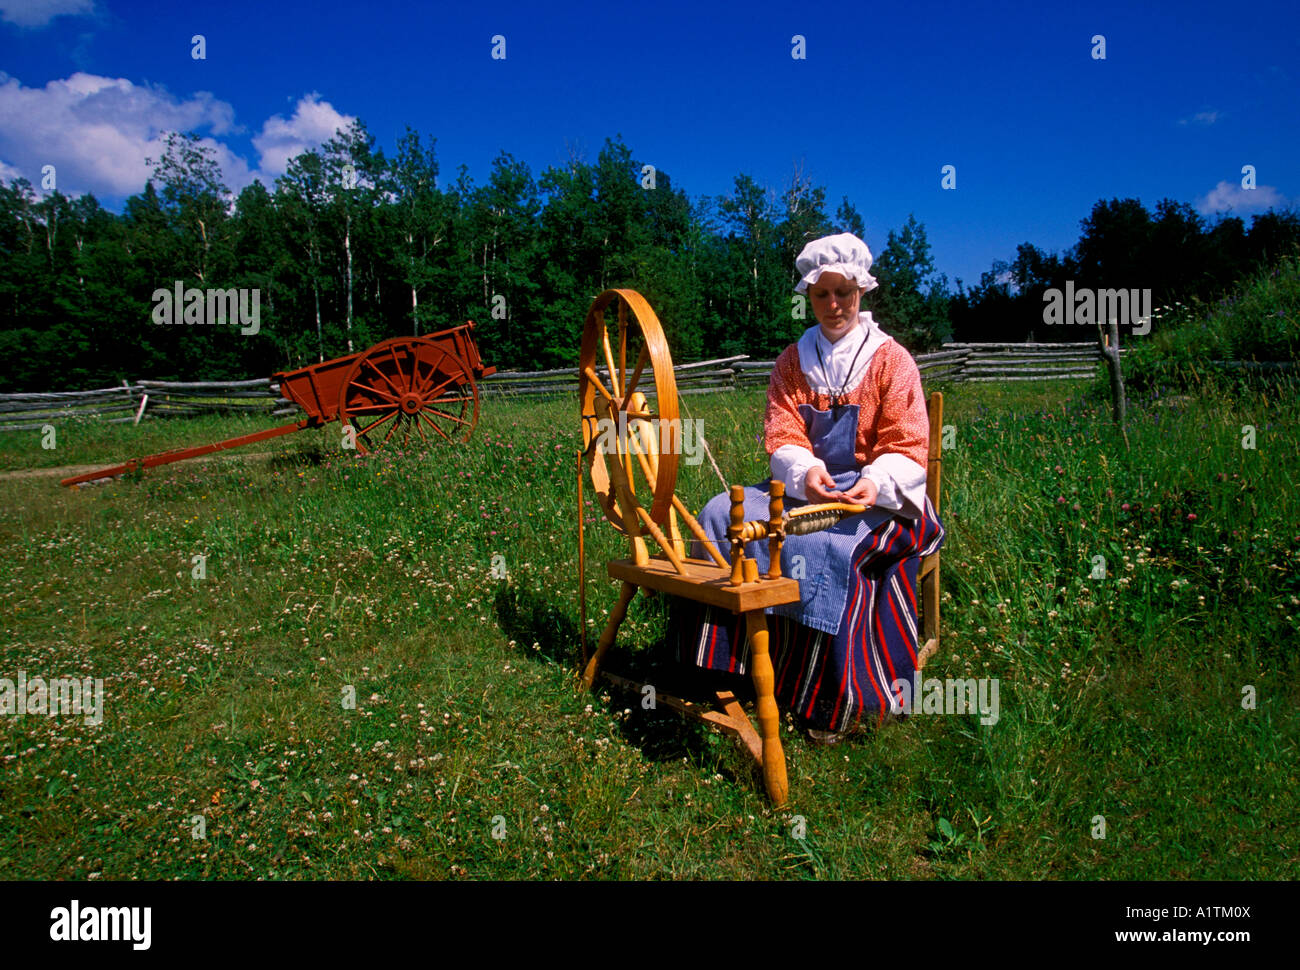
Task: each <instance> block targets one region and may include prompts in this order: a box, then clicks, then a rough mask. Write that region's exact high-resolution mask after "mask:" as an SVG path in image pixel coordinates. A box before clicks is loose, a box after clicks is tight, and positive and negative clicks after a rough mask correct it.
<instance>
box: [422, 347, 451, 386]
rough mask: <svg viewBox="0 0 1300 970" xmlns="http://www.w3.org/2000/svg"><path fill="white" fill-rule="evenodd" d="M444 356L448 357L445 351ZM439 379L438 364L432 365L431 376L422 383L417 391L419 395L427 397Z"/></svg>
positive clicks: (430, 365)
mask: <svg viewBox="0 0 1300 970" xmlns="http://www.w3.org/2000/svg"><path fill="white" fill-rule="evenodd" d="M442 355H443V357H446V356H447V354H446V352H445V351H444V352H443V354H442ZM438 363H439V364H440V363H442V362H441V361H439V362H438ZM437 377H438V364H434V363H430V364H429V376H428V377H426V378H425V379H424V380H423V381H421V382H420V386H419V387H418V388H417V389H416V393H417V394H419V395H420V396H421V397H423V396H425V395H427V394H428V393H429V388H430V387H432V386H433V382H434V380H435V379H437Z"/></svg>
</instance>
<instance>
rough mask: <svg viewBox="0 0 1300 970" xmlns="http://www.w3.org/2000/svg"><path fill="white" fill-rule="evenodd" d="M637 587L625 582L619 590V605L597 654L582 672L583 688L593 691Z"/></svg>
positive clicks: (593, 655) (594, 654) (611, 617)
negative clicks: (592, 688) (602, 663)
mask: <svg viewBox="0 0 1300 970" xmlns="http://www.w3.org/2000/svg"><path fill="white" fill-rule="evenodd" d="M636 591H637V587H636V586H634V585H633V584H632V583H628V582H624V583H623V588H622V589H621V590H619V594H618V603H617V604H615V606H614V612H612V613H610V614H609V622H608V623H606V624H605V630H604V632H602V633H601V635H600V641H599V642H598V643H597V644H596V652H595V653H593V654H592V655H591V659H590V660H589V661H587V667H586V669H585V670H583V672H582V686H583V687H584V688H585V689H587V690H591V685H592V684H593V683H595V681H596V674H597V673H598V672H599V671H600V662H601V661H602V660H604V659H605V654H606V653H607V652H608V651H609V648H610V647H611V646H613V644H614V637H616V636H617V635H618V628H619V627H620V626H621V625H622V624H623V620H624V619H626V618H627V605H628V604H629V603H631V602H632V597H633V596H635V595H636Z"/></svg>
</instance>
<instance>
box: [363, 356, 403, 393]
mask: <svg viewBox="0 0 1300 970" xmlns="http://www.w3.org/2000/svg"><path fill="white" fill-rule="evenodd" d="M361 363H363V364H369V365H370V369H371V370H372V371H374V372H375V373H376V374H378V375H379V376H380V377H382V378H383V379H384V383H385V384H387V385H388V386H389V387H391V388H392V389H393V393H394V394H396V395H397V396H398V397H401V396H402V389H401V388H400V387H398V386H397V385H396V384H394V383H393V382H392V381H390V380H389V379H388V375H387V374H385V373H384V372H383V371H381V370H380V369H379V368H378V367H376V366H375V362H374V361H373V360H371V359H370V358H369V357H362V358H361Z"/></svg>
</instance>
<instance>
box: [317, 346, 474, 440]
mask: <svg viewBox="0 0 1300 970" xmlns="http://www.w3.org/2000/svg"><path fill="white" fill-rule="evenodd" d="M339 420H340V421H342V422H344V423H345V424H348V425H351V426H352V427H353V428H355V429H356V445H357V451H358V452H359V453H360V454H363V455H366V454H370V453H371V452H373V451H375V450H377V449H379V448H381V447H383V446H384V445H385V444H387V443H388V442H389V441H390V440H392V439H395V438H396V439H398V440H400V441H401V442H402V443H403V444H408V443H410V442H411V441H412V440H415V441H418V442H419V443H421V444H438V443H444V442H445V443H448V444H450V443H452V442H457V441H460V442H465V441H468V440H469V438H470V435H471V434H473V432H474V427H475V425H477V424H478V386H477V385H476V384H475V383H474V378H473V376H472V375H471V374H470V372H469V369H468V368H467V367H466V366H465V365H464V363H462V362H461V360H460V359H459V358H458V357H456V356H455V355H454V354H450V353H448V352H447V351H446V350H444V349H443V348H442V347H440V346H438V345H437V344H436V343H433V342H432V341H430V340H426V339H424V338H421V337H394V338H393V339H392V340H385V341H384V342H383V343H380V344H376V345H375V346H374V347H372V348H371V349H370V350H368V351H367V352H366V353H365V354H363V355H362V356H361V357H360V358H358V359H357V361H356V363H355V364H353V365H352V367H351V369H349V371H348V375H347V378H346V380H344V382H343V390H342V391H341V392H340V394H339Z"/></svg>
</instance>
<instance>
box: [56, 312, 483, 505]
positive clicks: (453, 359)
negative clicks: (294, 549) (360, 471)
mask: <svg viewBox="0 0 1300 970" xmlns="http://www.w3.org/2000/svg"><path fill="white" fill-rule="evenodd" d="M473 329H474V322H473V321H472V320H471V321H469V322H468V323H463V324H461V325H460V326H459V327H452V328H451V329H450V330H443V331H441V332H439V333H435V334H430V335H429V336H427V337H394V338H393V339H391V340H385V341H384V342H383V343H378V344H375V346H373V347H371V348H370V349H369V350H364V351H362V352H361V353H358V354H350V355H349V356H347V357H338V358H336V359H334V360H327V361H324V362H323V363H320V364H312V365H311V366H310V367H303V368H300V369H299V370H292V371H282V372H280V373H277V374H275V375H273V376H272V380H274V381H278V382H279V384H280V394H281V395H282V396H283V397H285V398H287V399H288V400H290V401H292V402H293V403H294V404H297V405H298V406H299V407H300V408H302V409H303V410H304V411H305V412H307V417H305V418H302V419H301V420H298V421H294V422H291V423H290V424H284V425H281V426H280V427H278V428H268V429H267V430H265V431H257V432H254V433H253V434H246V435H242V436H240V437H238V438H228V439H226V440H225V441H219V442H217V443H216V444H211V445H200V446H198V447H196V448H177V449H174V450H172V451H165V452H162V453H161V454H157V455H149V456H148V457H145V458H135V459H132V460H131V461H129V462H126V463H125V464H122V465H114V466H113V467H111V468H103V469H100V470H99V471H94V472H87V473H86V474H84V475H78V476H76V477H74V478H65V479H63V481H62V483H61V484H63V485H80V484H82V483H84V482H90V481H94V480H96V479H100V478H110V477H113V476H115V475H122V474H125V473H126V472H129V471H133V470H135V469H137V468H153V467H154V466H156V465H167V464H170V463H171V462H174V461H184V460H185V459H187V458H197V457H198V456H200V455H208V454H211V453H212V452H214V451H224V450H225V449H227V448H238V447H240V446H241V445H249V444H252V443H253V442H256V441H265V440H267V439H268V438H276V437H279V436H280V435H284V434H291V433H292V432H294V431H302V430H303V429H305V428H319V427H321V426H322V425H325V424H328V423H329V422H331V421H340V422H342V423H343V424H346V425H348V426H350V427H351V428H352V429H353V430H354V433H355V443H356V448H357V451H359V452H361V453H362V454H367V453H369V452H371V451H374V450H375V449H376V448H380V447H382V446H383V445H385V444H386V443H387V442H389V441H390V440H392V439H393V438H394V437H397V438H398V439H399V440H400V441H401V442H403V443H409V442H411V441H412V439H413V436H415V435H418V436H419V439H420V440H421V441H422V442H427V443H429V444H436V443H438V442H440V441H445V442H447V443H451V442H455V441H462V442H463V441H468V440H469V437H470V435H471V434H472V433H473V431H474V426H475V425H476V424H478V384H477V381H479V380H482V379H483V378H484V377H488V376H490V375H492V374H495V373H496V368H495V367H485V366H484V365H483V361H482V359H481V358H480V357H479V353H478V346H477V344H475V343H474V338H473V336H472V334H471V333H470V331H471V330H473Z"/></svg>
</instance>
